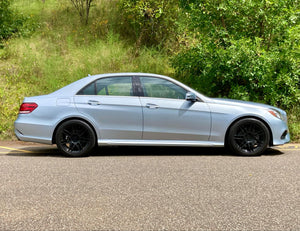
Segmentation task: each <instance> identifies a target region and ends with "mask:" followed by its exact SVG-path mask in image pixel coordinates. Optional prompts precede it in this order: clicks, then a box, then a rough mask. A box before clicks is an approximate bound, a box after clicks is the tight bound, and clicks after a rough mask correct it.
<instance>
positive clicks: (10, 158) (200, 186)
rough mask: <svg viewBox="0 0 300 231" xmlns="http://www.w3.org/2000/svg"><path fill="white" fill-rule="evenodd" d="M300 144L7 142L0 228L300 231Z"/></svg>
mask: <svg viewBox="0 0 300 231" xmlns="http://www.w3.org/2000/svg"><path fill="white" fill-rule="evenodd" d="M299 166H300V146H299V145H296V144H294V145H293V144H292V145H286V146H282V147H281V148H273V149H270V150H268V151H267V153H266V154H265V155H262V156H259V157H239V156H234V155H231V154H230V153H226V152H225V150H224V149H222V148H218V149H209V148H166V147H165V148H151V147H144V148H143V147H110V148H109V147H107V148H98V149H97V150H95V151H94V152H93V154H92V155H91V156H90V157H87V158H65V157H63V156H61V155H60V154H59V152H58V151H57V149H56V147H55V146H45V145H39V144H38V145H36V144H30V143H22V142H0V171H1V172H0V182H1V184H0V230H300V221H299V217H300V211H299V209H300V202H299V198H300V196H299V185H300V182H299V178H300V171H299V170H300V169H299Z"/></svg>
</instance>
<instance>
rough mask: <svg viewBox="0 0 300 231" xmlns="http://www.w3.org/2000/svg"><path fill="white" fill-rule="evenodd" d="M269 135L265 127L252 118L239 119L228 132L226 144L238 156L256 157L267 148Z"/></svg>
mask: <svg viewBox="0 0 300 231" xmlns="http://www.w3.org/2000/svg"><path fill="white" fill-rule="evenodd" d="M269 141H270V133H269V130H268V128H267V127H266V125H265V124H264V123H263V122H261V121H259V120H257V119H254V118H246V119H241V120H239V121H237V122H236V123H234V124H233V125H232V127H231V128H230V130H229V133H228V137H227V144H228V146H229V148H230V149H231V150H232V151H233V152H234V153H236V154H238V155H244V156H257V155H260V154H262V153H263V152H264V151H265V150H266V148H267V147H268V144H269Z"/></svg>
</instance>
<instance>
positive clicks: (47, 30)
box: [0, 0, 300, 142]
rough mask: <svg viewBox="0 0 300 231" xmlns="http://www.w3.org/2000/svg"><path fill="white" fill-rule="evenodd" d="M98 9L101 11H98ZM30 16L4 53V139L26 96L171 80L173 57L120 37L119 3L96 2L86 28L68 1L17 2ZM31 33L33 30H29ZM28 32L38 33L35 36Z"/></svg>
mask: <svg viewBox="0 0 300 231" xmlns="http://www.w3.org/2000/svg"><path fill="white" fill-rule="evenodd" d="M96 6H97V7H96ZM12 7H13V8H14V9H16V10H17V11H18V12H19V13H20V14H23V15H24V16H26V18H27V21H26V23H25V26H24V28H23V30H22V35H23V36H16V37H14V38H12V39H10V40H8V41H6V43H5V47H4V49H1V50H0V113H1V117H0V139H1V140H9V139H15V138H14V134H13V121H14V120H15V119H16V117H17V114H18V109H19V106H20V104H21V102H22V100H23V98H24V97H25V96H33V95H41V94H48V93H50V92H53V91H54V90H57V89H59V88H61V87H63V86H64V85H66V84H69V83H71V82H73V81H75V80H77V79H80V78H82V77H85V76H87V75H88V74H101V73H113V72H149V73H159V74H165V75H171V76H172V75H173V69H172V68H171V67H170V65H169V62H168V59H169V55H168V54H167V53H166V52H164V51H158V50H157V49H155V48H145V47H142V48H140V50H139V51H138V52H137V50H136V48H135V46H134V43H133V42H132V41H130V40H129V39H128V38H127V39H126V38H124V36H121V35H119V34H118V32H120V31H121V30H123V33H120V34H122V35H124V34H126V31H125V30H126V27H124V28H123V27H122V26H123V25H122V23H121V22H120V18H119V14H118V12H117V10H116V9H117V1H116V0H94V6H93V7H92V9H91V15H90V23H89V25H88V26H83V25H81V24H80V22H79V17H78V15H77V12H76V11H75V9H73V6H72V5H71V3H70V1H69V0H46V1H45V3H43V2H42V1H37V0H36V1H32V0H15V1H14V2H13V6H12ZM28 28H29V29H28ZM30 28H35V31H34V32H32V30H31V29H30ZM289 115H290V118H289V127H290V131H291V133H292V139H293V141H296V142H300V117H299V115H300V108H299V106H298V107H295V108H294V109H292V110H291V111H290V112H289Z"/></svg>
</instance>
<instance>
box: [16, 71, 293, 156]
mask: <svg viewBox="0 0 300 231" xmlns="http://www.w3.org/2000/svg"><path fill="white" fill-rule="evenodd" d="M15 134H16V136H17V138H18V139H19V140H22V141H30V142H39V143H45V144H57V146H58V148H59V149H60V150H61V151H62V152H63V153H64V154H66V155H69V156H86V155H88V153H89V152H90V151H91V150H92V148H93V147H94V146H95V145H145V146H152V145H155V146H202V147H204V146H205V147H209V146H213V147H223V146H228V147H229V148H230V149H231V150H232V151H234V152H235V153H237V154H240V155H259V154H261V153H262V152H264V151H265V149H266V148H267V147H269V146H273V145H282V144H284V143H287V142H289V141H290V136H289V132H288V125H287V115H286V113H285V112H284V111H283V110H281V109H279V108H276V107H272V106H269V105H265V104H258V103H253V102H246V101H238V100H229V99H214V98H209V97H206V96H204V95H202V94H200V93H199V92H197V91H195V90H193V89H192V88H190V87H188V86H186V85H184V84H183V83H180V82H179V81H176V80H174V79H172V78H170V77H167V76H162V75H156V74H146V73H114V74H101V75H94V76H88V77H85V78H83V79H80V80H78V81H76V82H73V83H71V84H69V85H67V86H65V87H63V88H61V89H59V90H57V91H55V92H53V93H51V94H48V95H42V96H34V97H26V98H25V99H24V101H23V104H22V105H21V107H20V112H19V116H18V118H17V120H16V121H15Z"/></svg>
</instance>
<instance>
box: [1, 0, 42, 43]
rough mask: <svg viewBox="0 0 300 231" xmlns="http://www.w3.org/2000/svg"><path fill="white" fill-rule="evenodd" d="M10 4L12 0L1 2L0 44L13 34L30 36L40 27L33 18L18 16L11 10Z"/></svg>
mask: <svg viewBox="0 0 300 231" xmlns="http://www.w3.org/2000/svg"><path fill="white" fill-rule="evenodd" d="M10 4H11V0H0V44H1V43H2V42H3V41H4V40H7V39H8V38H10V37H11V36H12V35H13V34H17V35H22V36H26V35H29V34H31V33H32V32H33V31H34V30H35V29H36V27H37V26H38V24H37V23H36V20H35V19H34V18H33V17H32V16H26V17H25V16H24V15H22V14H18V13H17V12H15V11H14V10H12V9H11V7H10ZM1 46H2V47H3V45H1Z"/></svg>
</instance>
